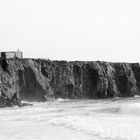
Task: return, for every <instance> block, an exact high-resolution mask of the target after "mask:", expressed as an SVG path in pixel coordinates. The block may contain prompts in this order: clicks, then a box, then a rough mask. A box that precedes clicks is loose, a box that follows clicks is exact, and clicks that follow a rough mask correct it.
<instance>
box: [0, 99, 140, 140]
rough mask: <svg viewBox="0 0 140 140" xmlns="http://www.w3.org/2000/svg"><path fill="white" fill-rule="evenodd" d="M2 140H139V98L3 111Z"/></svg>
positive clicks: (0, 114) (0, 119)
mask: <svg viewBox="0 0 140 140" xmlns="http://www.w3.org/2000/svg"><path fill="white" fill-rule="evenodd" d="M0 140H140V97H133V98H117V99H105V100H69V99H57V100H56V101H49V102H43V103H36V102H33V106H25V107H21V108H19V107H12V108H10V107H8V108H1V109H0Z"/></svg>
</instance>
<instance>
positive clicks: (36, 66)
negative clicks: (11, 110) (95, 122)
mask: <svg viewBox="0 0 140 140" xmlns="http://www.w3.org/2000/svg"><path fill="white" fill-rule="evenodd" d="M134 95H140V65H139V63H109V62H100V61H96V62H94V61H87V62H82V61H70V62H67V61H50V60H44V59H16V58H15V59H6V58H1V59H0V107H5V106H12V105H18V106H22V103H21V100H25V101H46V100H51V99H56V98H70V99H101V98H114V97H133V96H134Z"/></svg>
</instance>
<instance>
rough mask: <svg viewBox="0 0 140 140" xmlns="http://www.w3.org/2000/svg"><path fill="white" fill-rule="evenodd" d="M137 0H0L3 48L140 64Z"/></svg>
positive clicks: (30, 55) (139, 3)
mask: <svg viewBox="0 0 140 140" xmlns="http://www.w3.org/2000/svg"><path fill="white" fill-rule="evenodd" d="M139 7H140V1H139V0H0V51H13V50H17V49H18V48H19V49H20V50H21V51H23V54H24V57H26V58H49V59H51V60H68V61H69V60H81V61H96V60H101V61H112V62H116V61H117V62H118V61H119V62H122V61H123V62H140V8H139Z"/></svg>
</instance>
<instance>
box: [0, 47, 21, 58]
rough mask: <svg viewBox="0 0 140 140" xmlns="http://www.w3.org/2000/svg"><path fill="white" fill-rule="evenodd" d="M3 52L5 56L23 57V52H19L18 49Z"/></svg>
mask: <svg viewBox="0 0 140 140" xmlns="http://www.w3.org/2000/svg"><path fill="white" fill-rule="evenodd" d="M1 53H2V52H1ZM1 53H0V57H1ZM3 53H5V55H6V58H23V52H21V51H20V50H19V49H18V50H17V51H9V52H3Z"/></svg>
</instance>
